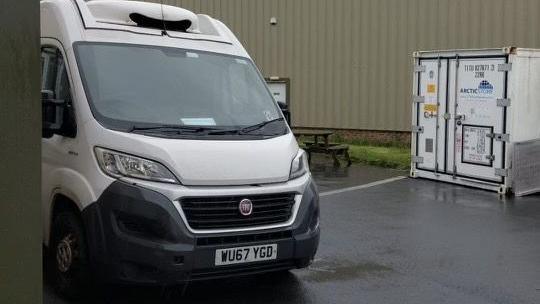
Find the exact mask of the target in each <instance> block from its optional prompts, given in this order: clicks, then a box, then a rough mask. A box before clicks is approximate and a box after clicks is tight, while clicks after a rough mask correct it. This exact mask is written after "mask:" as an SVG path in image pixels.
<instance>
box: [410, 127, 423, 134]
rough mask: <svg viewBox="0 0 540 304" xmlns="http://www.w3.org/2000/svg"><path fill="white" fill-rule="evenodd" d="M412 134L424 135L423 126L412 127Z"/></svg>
mask: <svg viewBox="0 0 540 304" xmlns="http://www.w3.org/2000/svg"><path fill="white" fill-rule="evenodd" d="M412 132H413V133H424V127H423V126H412Z"/></svg>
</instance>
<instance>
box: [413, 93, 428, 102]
mask: <svg viewBox="0 0 540 304" xmlns="http://www.w3.org/2000/svg"><path fill="white" fill-rule="evenodd" d="M424 101H425V98H424V96H418V95H414V96H413V103H424Z"/></svg>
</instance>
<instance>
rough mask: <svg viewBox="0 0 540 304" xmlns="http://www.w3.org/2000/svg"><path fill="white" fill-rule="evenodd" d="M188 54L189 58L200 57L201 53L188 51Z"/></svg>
mask: <svg viewBox="0 0 540 304" xmlns="http://www.w3.org/2000/svg"><path fill="white" fill-rule="evenodd" d="M186 56H187V57H189V58H199V54H197V53H193V52H186Z"/></svg>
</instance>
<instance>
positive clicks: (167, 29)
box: [75, 0, 236, 44]
mask: <svg viewBox="0 0 540 304" xmlns="http://www.w3.org/2000/svg"><path fill="white" fill-rule="evenodd" d="M75 3H76V4H77V7H78V9H79V13H80V15H81V18H82V21H83V25H84V27H85V28H86V29H113V30H122V31H129V32H134V33H141V34H149V35H167V36H169V37H173V38H184V39H192V40H206V41H213V42H221V43H227V44H233V43H236V40H235V38H233V35H232V33H230V30H228V29H227V28H226V27H225V26H224V25H223V24H222V23H221V22H220V21H218V20H215V19H213V18H211V17H210V16H208V15H204V14H195V13H193V12H191V11H189V10H186V9H183V8H180V7H176V6H170V5H165V4H163V5H162V4H159V3H149V2H140V1H127V0H91V1H83V0H75Z"/></svg>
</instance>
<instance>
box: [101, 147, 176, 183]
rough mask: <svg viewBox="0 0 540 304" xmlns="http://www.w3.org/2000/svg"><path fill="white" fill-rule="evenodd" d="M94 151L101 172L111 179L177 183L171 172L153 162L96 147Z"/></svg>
mask: <svg viewBox="0 0 540 304" xmlns="http://www.w3.org/2000/svg"><path fill="white" fill-rule="evenodd" d="M94 151H95V153H96V158H97V160H98V163H99V166H100V167H101V170H103V172H105V174H107V175H110V176H112V177H116V178H119V177H133V178H139V179H145V180H150V181H156V182H165V183H175V184H177V183H178V181H177V179H176V178H175V177H174V175H173V174H172V173H171V171H169V170H168V169H167V168H165V166H163V165H162V164H160V163H157V162H155V161H151V160H148V159H144V158H140V157H137V156H133V155H128V154H124V153H120V152H116V151H111V150H107V149H103V148H98V147H95V148H94Z"/></svg>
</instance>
